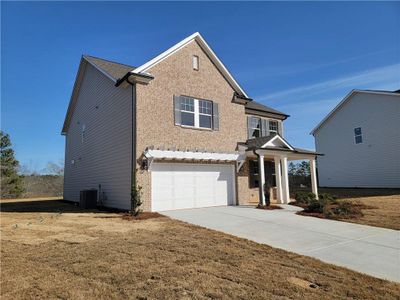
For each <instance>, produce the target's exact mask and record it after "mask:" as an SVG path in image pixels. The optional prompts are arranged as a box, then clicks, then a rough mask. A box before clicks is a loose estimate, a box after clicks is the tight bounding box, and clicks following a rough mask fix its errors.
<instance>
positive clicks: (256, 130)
mask: <svg viewBox="0 0 400 300" xmlns="http://www.w3.org/2000/svg"><path fill="white" fill-rule="evenodd" d="M247 130H248V138H249V139H251V138H257V137H261V136H268V135H270V134H272V133H279V123H278V121H275V120H267V119H263V118H259V117H253V116H249V117H247Z"/></svg>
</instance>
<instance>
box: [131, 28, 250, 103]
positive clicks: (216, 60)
mask: <svg viewBox="0 0 400 300" xmlns="http://www.w3.org/2000/svg"><path fill="white" fill-rule="evenodd" d="M194 40H196V41H197V42H198V43H199V45H200V46H201V48H202V49H203V50H204V51H205V52H206V53H207V54H208V56H209V57H210V59H211V60H212V61H213V62H214V64H215V65H216V66H217V68H218V69H219V71H220V72H221V73H222V74H223V75H224V77H225V78H226V79H227V81H228V82H229V83H230V84H231V85H232V86H233V87H234V89H235V91H236V92H238V93H239V94H242V95H243V96H245V97H246V98H248V96H247V94H246V92H245V91H244V90H243V89H242V88H241V87H240V85H239V84H238V83H237V82H236V80H235V79H234V78H233V76H232V75H231V74H230V73H229V71H228V69H227V68H226V67H225V66H224V64H223V63H222V62H221V60H220V59H219V58H218V57H217V55H216V54H215V53H214V51H213V50H212V49H211V47H210V46H209V45H208V44H207V42H206V41H205V40H204V38H203V37H202V36H201V34H200V33H199V32H195V33H193V34H192V35H190V36H188V37H187V38H185V39H183V40H182V41H180V42H179V43H177V44H175V45H174V46H172V47H171V48H169V49H168V50H166V51H164V52H163V53H161V54H160V55H158V56H156V57H155V58H153V59H151V60H149V61H148V62H146V63H145V64H143V65H141V66H140V67H138V68H136V69H134V70H133V71H131V73H137V74H139V73H145V72H146V71H147V70H148V69H150V68H151V67H153V66H155V65H156V64H158V63H159V62H161V61H162V60H164V59H166V58H167V57H169V56H171V55H172V54H174V53H176V52H177V51H179V50H180V49H182V48H183V47H185V46H186V45H188V44H189V43H191V42H193V41H194Z"/></svg>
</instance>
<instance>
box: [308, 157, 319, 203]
mask: <svg viewBox="0 0 400 300" xmlns="http://www.w3.org/2000/svg"><path fill="white" fill-rule="evenodd" d="M310 173H311V191H312V192H313V194H315V196H316V197H317V199H318V183H317V170H316V165H315V158H313V159H310Z"/></svg>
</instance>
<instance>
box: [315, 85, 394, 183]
mask: <svg viewBox="0 0 400 300" xmlns="http://www.w3.org/2000/svg"><path fill="white" fill-rule="evenodd" d="M311 134H312V135H313V136H314V137H315V147H316V151H317V152H319V153H324V156H320V157H318V159H317V166H318V179H319V186H321V187H360V188H400V90H398V91H394V92H390V91H370V90H353V91H351V92H350V93H349V94H348V95H347V96H346V97H345V98H344V99H343V100H342V101H341V102H340V103H339V104H338V105H337V106H336V107H335V108H334V109H333V110H332V111H331V112H330V113H329V114H328V115H327V116H326V117H325V118H324V119H323V120H322V121H321V122H320V123H319V124H318V126H316V127H315V128H314V129H313V131H312V132H311Z"/></svg>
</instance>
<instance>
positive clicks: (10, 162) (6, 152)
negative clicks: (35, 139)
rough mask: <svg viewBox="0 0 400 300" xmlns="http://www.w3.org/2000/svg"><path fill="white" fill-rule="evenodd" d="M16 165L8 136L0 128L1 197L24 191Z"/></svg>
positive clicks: (14, 195) (17, 165)
mask: <svg viewBox="0 0 400 300" xmlns="http://www.w3.org/2000/svg"><path fill="white" fill-rule="evenodd" d="M18 167H19V162H18V160H16V159H15V157H14V150H13V149H12V144H11V139H10V136H9V135H8V134H6V133H4V132H3V131H1V130H0V169H1V198H14V197H15V198H17V197H19V196H21V194H22V193H23V192H24V188H23V186H22V177H21V176H19V175H18V173H17V170H18Z"/></svg>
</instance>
